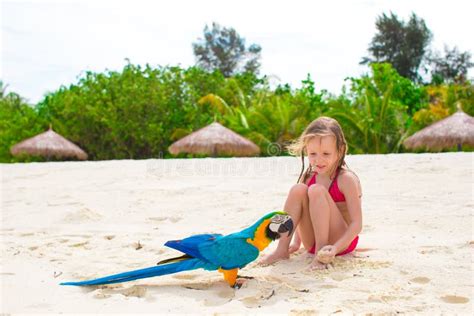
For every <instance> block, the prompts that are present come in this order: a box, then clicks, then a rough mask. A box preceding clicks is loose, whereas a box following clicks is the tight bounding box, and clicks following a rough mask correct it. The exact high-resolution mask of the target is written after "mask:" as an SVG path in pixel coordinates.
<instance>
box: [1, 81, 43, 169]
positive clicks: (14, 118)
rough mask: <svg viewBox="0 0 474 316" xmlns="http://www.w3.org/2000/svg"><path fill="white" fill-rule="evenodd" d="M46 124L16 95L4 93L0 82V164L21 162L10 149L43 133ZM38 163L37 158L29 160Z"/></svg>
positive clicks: (4, 88)
mask: <svg viewBox="0 0 474 316" xmlns="http://www.w3.org/2000/svg"><path fill="white" fill-rule="evenodd" d="M46 126H47V124H45V121H44V120H42V119H41V118H40V117H39V116H38V113H37V112H36V111H35V109H34V108H33V107H31V106H30V105H28V104H27V103H26V102H25V101H24V100H23V99H22V98H21V97H20V96H19V95H18V94H17V93H15V92H10V93H8V94H7V93H6V86H4V84H3V82H2V81H0V162H16V161H23V160H24V158H23V159H21V158H16V157H13V156H12V155H11V154H10V148H11V147H12V146H13V145H15V144H16V143H19V142H20V141H22V140H24V139H26V138H29V137H32V136H34V135H36V134H38V133H41V132H44V131H45V129H46ZM29 160H30V161H38V160H41V159H38V158H37V157H35V158H31V159H29Z"/></svg>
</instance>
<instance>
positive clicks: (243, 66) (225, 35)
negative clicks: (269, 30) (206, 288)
mask: <svg viewBox="0 0 474 316" xmlns="http://www.w3.org/2000/svg"><path fill="white" fill-rule="evenodd" d="M261 50H262V48H261V47H260V46H259V45H257V44H252V45H250V46H249V47H245V39H244V38H242V37H240V35H239V34H238V33H237V31H236V30H235V29H233V28H226V27H221V26H220V25H219V24H217V23H215V22H214V23H212V28H209V26H207V25H206V26H205V28H204V38H203V39H199V40H198V41H197V42H196V43H193V51H194V55H195V56H196V60H197V65H198V66H200V67H202V68H203V69H206V70H208V71H214V70H219V71H220V72H221V73H222V74H223V75H224V76H225V77H231V76H233V75H235V74H237V73H242V72H249V73H252V74H257V73H258V71H259V69H260V52H261Z"/></svg>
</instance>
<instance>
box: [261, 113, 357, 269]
mask: <svg viewBox="0 0 474 316" xmlns="http://www.w3.org/2000/svg"><path fill="white" fill-rule="evenodd" d="M289 149H290V153H291V154H294V155H301V161H302V164H303V166H302V170H301V173H300V176H299V178H298V181H297V182H298V183H297V184H295V185H294V186H293V187H292V188H291V190H290V192H289V194H288V198H287V200H286V203H285V208H284V210H285V211H286V212H287V213H288V214H290V216H291V217H292V219H293V222H294V224H295V226H297V230H296V235H295V238H294V241H293V243H292V245H291V247H289V245H290V241H291V236H282V237H281V238H280V241H279V243H278V246H277V248H276V250H275V251H274V252H272V253H271V254H269V255H267V256H266V257H264V258H263V260H261V261H260V262H261V263H262V264H271V263H273V262H276V261H278V260H281V259H287V258H289V254H290V253H292V252H294V251H296V250H298V249H299V248H300V245H301V242H303V246H304V247H305V249H306V250H308V252H310V253H316V254H317V255H316V256H315V257H314V259H313V261H312V263H311V265H310V269H323V268H326V267H327V266H326V264H328V263H330V262H331V261H332V260H333V259H334V257H335V256H337V255H343V254H346V253H349V252H352V251H353V250H354V249H355V248H356V246H357V241H358V239H359V238H358V236H357V235H358V234H359V233H360V231H361V229H362V214H361V196H362V193H361V192H362V190H361V186H360V182H359V179H358V177H357V176H356V175H355V174H354V173H353V172H352V171H351V170H349V169H348V168H347V166H346V163H345V161H344V157H345V155H346V152H347V143H346V140H345V138H344V134H343V132H342V129H341V126H340V125H339V123H338V122H337V121H336V120H334V119H332V118H329V117H320V118H318V119H316V120H314V121H313V122H311V123H310V124H309V125H308V127H307V128H306V129H305V131H304V132H303V134H302V135H301V136H300V137H299V138H298V139H297V140H296V142H294V143H293V144H292V145H291V146H290V147H289ZM305 154H306V155H307V156H308V160H309V164H310V165H309V167H308V168H307V169H306V171H305V172H304V173H303V171H304V155H305Z"/></svg>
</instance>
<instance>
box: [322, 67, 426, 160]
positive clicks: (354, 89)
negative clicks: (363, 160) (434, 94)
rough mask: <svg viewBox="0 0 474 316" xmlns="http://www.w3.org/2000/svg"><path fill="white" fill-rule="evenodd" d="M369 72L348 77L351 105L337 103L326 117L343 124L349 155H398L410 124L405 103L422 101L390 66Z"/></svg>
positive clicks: (408, 83)
mask: <svg viewBox="0 0 474 316" xmlns="http://www.w3.org/2000/svg"><path fill="white" fill-rule="evenodd" d="M371 70H372V73H371V74H370V75H364V76H362V77H361V78H351V79H350V81H351V93H350V94H349V95H348V96H347V98H348V99H349V100H350V102H347V101H346V102H340V103H339V106H335V107H334V108H333V109H332V110H330V111H329V112H328V113H327V114H328V115H329V116H332V117H334V118H336V119H337V120H338V121H339V122H340V124H341V125H342V127H343V129H344V132H345V133H346V139H347V141H348V143H349V148H350V150H351V152H354V153H377V154H380V153H389V152H399V151H400V146H401V142H402V141H403V139H404V138H405V137H406V135H407V133H408V128H409V126H410V123H411V120H410V116H409V115H408V109H409V106H408V103H411V104H412V105H414V104H418V103H419V102H422V100H421V98H420V97H421V96H422V95H423V93H422V92H421V91H418V90H419V88H417V87H416V86H415V85H414V84H413V83H411V82H410V81H409V80H407V79H405V78H403V77H401V76H400V75H399V74H398V73H397V72H396V71H395V70H394V69H393V68H392V67H391V66H390V65H389V64H372V66H371Z"/></svg>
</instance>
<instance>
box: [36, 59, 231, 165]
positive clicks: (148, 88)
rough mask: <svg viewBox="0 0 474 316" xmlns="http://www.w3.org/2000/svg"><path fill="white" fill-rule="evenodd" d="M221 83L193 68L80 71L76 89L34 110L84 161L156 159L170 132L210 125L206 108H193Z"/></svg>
mask: <svg viewBox="0 0 474 316" xmlns="http://www.w3.org/2000/svg"><path fill="white" fill-rule="evenodd" d="M224 80H225V79H224V77H223V76H222V75H221V74H220V73H206V72H204V71H203V70H200V69H199V68H194V67H192V68H190V69H188V70H183V69H181V68H179V67H159V68H151V67H150V66H149V65H147V66H146V67H145V68H143V69H142V67H140V66H134V65H132V64H128V65H126V66H125V67H124V69H123V70H122V72H114V71H109V72H108V73H105V74H101V73H99V74H97V73H92V72H88V73H86V76H85V77H84V78H82V79H80V81H79V83H78V84H77V85H71V86H70V87H61V88H60V89H59V90H58V91H57V92H55V93H52V94H49V95H47V96H46V98H45V99H44V100H43V101H42V102H41V103H40V104H39V111H40V114H41V115H42V116H44V117H47V118H48V120H49V121H51V122H52V123H53V124H54V126H56V130H58V132H59V133H61V134H62V135H64V136H65V137H66V138H68V139H70V140H72V141H74V142H75V143H77V144H78V145H79V146H80V147H82V148H83V149H84V150H85V151H86V152H88V154H89V157H90V159H140V158H149V157H160V156H162V155H163V153H166V152H167V147H168V146H169V145H170V143H171V141H172V140H173V138H174V137H175V136H176V135H173V134H176V130H178V129H184V130H194V129H196V128H198V127H201V126H203V125H205V124H208V123H210V122H211V121H212V114H211V113H210V112H209V109H208V110H206V109H204V110H203V109H202V108H199V107H198V106H197V98H199V97H200V96H201V95H202V94H203V93H207V92H209V91H212V90H215V89H216V88H217V87H219V86H221V85H222V83H223V81H224ZM198 114H199V115H198ZM173 136H174V137H173Z"/></svg>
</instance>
